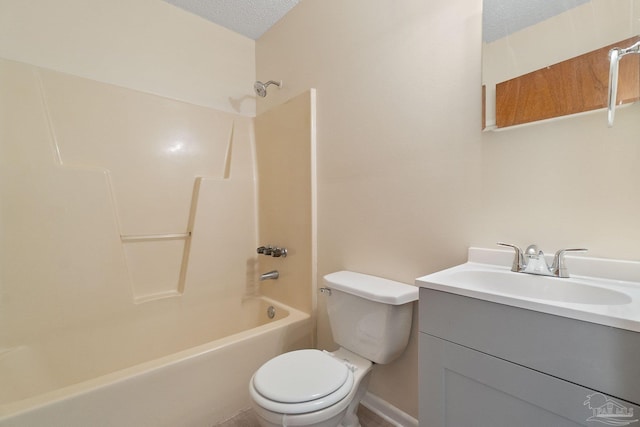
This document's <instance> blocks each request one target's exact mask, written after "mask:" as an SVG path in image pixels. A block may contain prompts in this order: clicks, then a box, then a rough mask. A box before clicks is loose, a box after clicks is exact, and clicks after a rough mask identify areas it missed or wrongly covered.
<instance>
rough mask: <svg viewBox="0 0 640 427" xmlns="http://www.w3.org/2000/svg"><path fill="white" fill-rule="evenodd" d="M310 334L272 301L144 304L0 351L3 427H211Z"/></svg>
mask: <svg viewBox="0 0 640 427" xmlns="http://www.w3.org/2000/svg"><path fill="white" fill-rule="evenodd" d="M269 306H274V307H275V309H276V316H275V317H274V318H273V319H269V318H268V316H267V309H268V307H269ZM310 331H311V322H310V318H309V315H308V314H306V313H303V312H301V311H298V310H295V309H293V308H290V307H286V306H284V305H282V304H279V303H276V302H275V301H272V300H269V299H266V298H252V299H246V300H244V301H222V302H220V303H219V304H215V307H211V305H210V304H202V305H201V306H199V307H188V308H185V307H183V306H181V305H180V303H179V302H176V300H172V299H167V300H166V301H156V302H154V303H153V304H143V305H141V306H140V307H138V308H136V310H135V312H134V313H133V314H130V315H123V316H120V317H117V319H113V318H111V319H106V320H105V321H103V322H96V323H93V324H88V325H83V327H78V328H73V329H70V330H64V331H59V332H57V333H53V334H48V335H47V336H46V337H40V338H34V339H32V340H31V342H29V343H27V344H24V345H18V346H15V347H12V348H7V349H0V426H1V427H5V426H20V427H22V426H29V427H31V426H47V427H57V426H61V427H62V426H64V427H73V426H78V427H80V426H82V427H86V426H91V427H98V426H114V427H116V426H117V427H126V426H135V427H146V426H148V427H160V426H168V427H189V426H206V427H210V426H212V425H214V424H216V423H218V422H220V421H222V420H224V419H227V418H229V417H231V416H233V415H234V414H235V413H237V412H239V411H240V410H242V409H244V408H247V407H249V406H250V400H249V395H248V382H249V379H250V378H251V375H252V374H253V372H254V371H255V370H256V369H257V368H258V367H259V366H260V365H261V364H263V363H264V362H266V361H267V360H269V359H270V358H272V357H274V356H275V355H277V354H280V353H282V352H285V351H290V350H294V349H298V348H304V347H308V346H310Z"/></svg>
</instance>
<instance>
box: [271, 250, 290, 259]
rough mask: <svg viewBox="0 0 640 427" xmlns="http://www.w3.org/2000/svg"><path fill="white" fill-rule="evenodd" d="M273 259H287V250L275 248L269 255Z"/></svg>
mask: <svg viewBox="0 0 640 427" xmlns="http://www.w3.org/2000/svg"><path fill="white" fill-rule="evenodd" d="M271 256H272V257H274V258H279V257H282V258H286V257H287V248H275V249H274V250H273V253H272V254H271Z"/></svg>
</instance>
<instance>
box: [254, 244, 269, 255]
mask: <svg viewBox="0 0 640 427" xmlns="http://www.w3.org/2000/svg"><path fill="white" fill-rule="evenodd" d="M266 249H267V248H266V247H265V246H260V247H259V248H258V249H256V252H257V253H259V254H263V253H264V251H265V250H266Z"/></svg>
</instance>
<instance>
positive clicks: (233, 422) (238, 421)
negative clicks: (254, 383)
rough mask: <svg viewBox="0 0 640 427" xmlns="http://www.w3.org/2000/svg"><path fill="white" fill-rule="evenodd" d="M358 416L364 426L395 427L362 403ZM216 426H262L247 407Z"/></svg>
mask: <svg viewBox="0 0 640 427" xmlns="http://www.w3.org/2000/svg"><path fill="white" fill-rule="evenodd" d="M358 418H360V425H361V426H362V427H395V426H394V425H393V424H391V423H390V422H388V421H386V420H384V419H382V418H380V417H379V416H378V415H377V414H375V413H373V412H371V411H370V410H369V409H367V408H365V407H364V406H362V405H360V407H359V408H358ZM214 427H260V425H259V424H258V420H257V419H256V415H255V413H254V412H253V411H252V410H251V409H247V410H246V411H243V412H241V413H239V414H238V415H236V416H235V417H233V418H231V419H229V420H227V421H225V422H223V423H220V424H216V425H215V426H214Z"/></svg>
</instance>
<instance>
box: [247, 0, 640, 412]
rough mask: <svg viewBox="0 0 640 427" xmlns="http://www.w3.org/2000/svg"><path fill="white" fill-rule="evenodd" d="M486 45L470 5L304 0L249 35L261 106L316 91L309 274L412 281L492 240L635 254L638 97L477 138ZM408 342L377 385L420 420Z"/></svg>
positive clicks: (476, 6)
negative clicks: (277, 87)
mask: <svg viewBox="0 0 640 427" xmlns="http://www.w3.org/2000/svg"><path fill="white" fill-rule="evenodd" d="M481 44H482V42H481V1H480V0H454V1H452V0H438V1H429V2H425V1H420V0H415V1H405V2H402V4H399V3H398V2H390V1H383V0H380V1H374V2H371V1H368V0H354V1H349V2H343V1H340V0H325V1H320V0H307V1H304V2H301V3H300V4H299V5H298V6H296V8H294V9H293V10H292V12H291V13H290V14H289V15H287V16H286V17H285V19H284V20H283V21H281V22H280V23H278V24H277V25H276V26H275V27H274V28H273V29H272V30H271V31H269V32H267V33H266V34H265V35H264V36H263V37H262V38H261V39H260V40H258V42H257V45H256V58H257V59H256V65H257V71H258V75H260V76H265V77H268V78H272V79H283V80H284V81H285V82H286V86H285V88H284V89H283V90H281V91H279V92H275V93H274V96H271V94H270V95H269V97H268V98H266V99H264V100H260V101H259V103H258V111H264V110H268V109H269V108H271V107H272V106H273V105H277V104H278V103H280V102H282V100H283V99H286V98H287V97H290V96H292V95H294V94H296V93H299V92H302V91H304V90H306V89H307V88H309V87H316V88H317V96H318V175H319V177H318V186H319V188H318V192H319V201H318V205H319V210H318V215H319V218H318V221H319V231H318V235H319V267H318V275H319V277H321V276H322V275H323V274H326V273H328V272H331V271H335V270H338V269H342V268H345V269H350V270H355V271H360V272H365V273H371V274H376V275H379V276H383V277H388V278H392V279H396V280H400V281H404V282H407V283H412V282H413V280H414V279H415V278H416V277H418V276H421V275H424V274H427V273H430V272H433V271H436V270H438V269H442V268H444V267H448V266H452V265H455V264H457V263H461V262H463V261H464V260H465V259H466V250H467V247H469V246H471V245H475V246H484V247H494V245H495V242H496V241H499V240H504V241H509V242H514V243H517V244H520V245H523V246H524V245H527V244H528V243H531V242H536V243H538V244H539V245H540V246H541V248H542V249H543V250H545V251H553V250H556V249H558V248H561V247H570V246H574V245H578V246H581V247H588V248H589V249H590V254H591V255H593V256H603V257H619V258H625V259H638V258H640V246H638V244H637V242H638V241H639V240H640V221H639V220H638V215H637V212H638V209H639V208H640V195H639V194H638V192H637V186H638V182H640V168H638V167H637V164H638V160H640V145H639V144H638V135H639V134H640V120H638V119H637V118H638V115H639V114H640V106H638V105H634V106H631V107H628V108H623V109H621V110H619V111H618V112H617V115H616V125H615V127H614V128H613V129H608V128H607V127H606V117H605V116H606V114H605V113H604V112H602V111H601V112H598V113H594V114H593V115H591V116H583V117H572V118H568V119H564V120H560V121H557V122H551V123H542V124H535V125H532V126H528V127H523V128H519V129H512V130H508V131H503V132H493V133H485V134H482V133H481V132H480V98H481V93H480V83H481V61H480V59H481V58H480V56H481ZM319 301H320V304H321V303H322V298H319ZM321 305H322V304H321ZM319 316H320V324H319V334H320V341H319V345H320V346H321V347H333V343H332V342H331V339H330V335H329V333H328V327H327V323H326V319H324V314H323V311H322V307H321V311H320V313H319ZM416 337H417V335H416V333H415V331H414V334H413V338H412V341H411V343H410V344H409V348H408V350H407V353H406V354H405V355H404V356H403V358H402V359H400V360H399V361H397V362H395V363H393V364H391V365H389V366H384V367H381V366H378V367H377V368H376V371H375V374H374V377H373V380H372V384H371V391H373V393H375V394H377V395H379V396H381V397H382V398H384V399H385V400H388V401H389V402H391V403H393V404H394V405H396V406H398V407H399V408H401V409H403V410H405V411H406V412H408V413H410V414H412V415H414V416H417V401H418V396H417V393H418V391H417V386H416V383H417V345H416Z"/></svg>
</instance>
